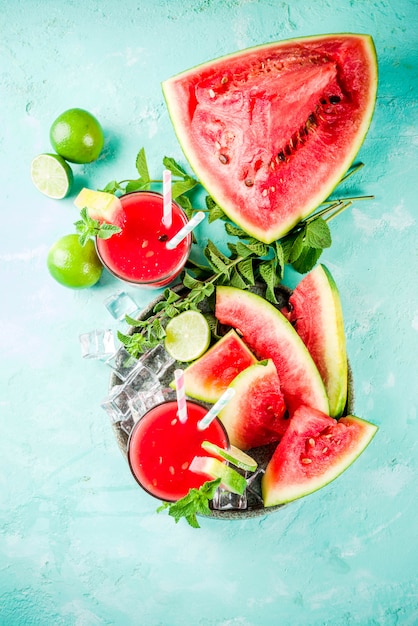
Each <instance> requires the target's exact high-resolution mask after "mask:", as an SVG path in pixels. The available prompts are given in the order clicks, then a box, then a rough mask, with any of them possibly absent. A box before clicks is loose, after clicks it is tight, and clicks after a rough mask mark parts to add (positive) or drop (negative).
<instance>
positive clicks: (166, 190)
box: [163, 170, 173, 228]
mask: <svg viewBox="0 0 418 626" xmlns="http://www.w3.org/2000/svg"><path fill="white" fill-rule="evenodd" d="M171 203H172V200H171V172H170V170H164V172H163V206H164V209H163V211H164V212H163V224H164V226H165V227H166V228H170V226H171V224H172V221H173V215H172V213H173V211H172V204H171Z"/></svg>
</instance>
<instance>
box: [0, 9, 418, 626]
mask: <svg viewBox="0 0 418 626" xmlns="http://www.w3.org/2000/svg"><path fill="white" fill-rule="evenodd" d="M417 25H418V5H417V2H416V0H392V1H390V0H374V1H368V0H358V1H355V0H352V1H349V0H333V1H332V2H331V1H329V0H316V1H315V2H307V1H305V0H292V1H289V2H285V1H275V0H260V1H258V2H257V1H252V0H227V1H221V0H219V1H216V0H181V1H180V2H177V1H174V0H172V1H170V0H165V1H164V0H143V1H142V2H141V1H140V0H138V1H136V2H134V1H132V0H128V1H125V2H120V3H117V2H114V1H113V2H110V1H108V0H103V1H102V2H99V1H97V0H95V1H89V2H83V1H81V0H67V2H65V3H64V2H54V1H44V2H37V1H35V0H26V1H19V0H3V2H2V10H1V12H0V33H1V35H0V111H1V125H0V159H1V180H2V183H1V201H0V202H1V220H2V234H3V236H2V243H1V246H0V272H1V283H0V284H1V292H2V297H1V331H2V333H1V356H2V358H1V360H0V375H1V395H0V411H1V436H0V464H1V474H0V489H1V496H0V515H1V520H0V624H1V626H28V625H36V626H38V625H39V626H97V625H102V624H103V625H115V626H132V625H135V626H136V625H140V626H157V625H158V626H160V625H163V626H166V625H167V626H180V625H183V624H191V625H193V626H214V625H221V626H264V625H270V624H272V625H276V624H284V625H291V626H299V625H301V626H302V625H303V626H307V625H315V626H316V625H324V626H325V625H327V626H328V625H329V626H346V625H351V624H360V625H362V626H363V625H373V626H374V625H384V626H392V625H393V626H394V625H402V626H404V625H410V626H412V625H413V624H416V623H418V607H417V539H418V537H417V527H418V526H417V513H418V507H417V489H416V483H417V474H416V470H417V461H416V459H417V443H416V441H417V426H416V411H417V393H416V392H417V386H418V385H417V383H418V380H417V368H416V355H417V350H418V296H417V282H418V281H417V276H418V262H417V217H416V215H417V194H416V177H417V166H418V159H417V85H418V82H417V51H418V39H417ZM341 31H351V32H364V33H369V34H371V35H372V36H373V38H374V40H375V44H376V49H377V54H378V58H379V72H380V76H379V92H378V98H377V105H376V111H375V115H374V118H373V121H372V124H371V127H370V131H369V133H368V135H367V138H366V140H365V142H364V144H363V146H362V148H361V151H360V154H359V159H361V160H362V161H364V163H365V167H364V168H363V170H362V171H361V172H360V173H359V174H357V176H356V177H355V179H350V182H347V183H346V185H345V187H344V189H343V190H344V191H345V192H347V193H350V194H351V193H358V194H374V195H375V199H374V200H373V201H369V202H367V203H357V204H356V205H355V206H354V207H353V208H351V209H349V210H348V211H346V212H345V213H344V214H343V215H341V216H340V217H338V218H337V219H336V220H333V221H332V222H331V229H332V236H333V246H332V247H331V248H330V249H328V250H327V251H325V253H324V254H323V257H322V261H323V262H324V263H325V264H326V265H327V266H328V267H329V269H330V270H331V272H332V273H333V275H334V278H335V280H336V282H337V284H338V286H339V288H340V292H341V298H342V303H343V307H344V314H345V324H346V333H347V342H348V351H349V357H350V360H351V365H352V368H353V373H354V379H355V389H356V402H355V407H356V413H357V414H358V415H359V416H361V417H364V418H365V419H368V420H369V421H371V422H374V423H375V424H377V425H378V426H379V427H380V428H379V432H378V434H377V436H376V437H375V439H374V440H373V442H372V444H371V445H370V446H369V448H368V449H367V450H366V452H365V453H364V454H363V455H362V456H361V457H360V458H359V460H358V461H357V462H356V463H355V464H354V465H353V466H352V467H351V468H350V469H349V470H348V471H347V472H346V473H345V474H343V475H342V476H341V477H340V478H338V480H336V481H334V482H333V483H332V484H330V485H329V486H327V487H325V488H324V489H323V490H321V491H319V492H317V493H315V494H313V495H311V496H309V497H307V498H305V499H302V500H299V501H297V502H295V503H293V504H292V505H290V506H288V507H286V508H284V509H283V510H282V511H280V512H278V513H276V514H274V515H268V516H265V517H261V518H258V519H254V520H246V521H245V520H244V521H229V522H221V521H217V520H210V519H203V520H202V522H201V525H202V528H201V529H200V530H194V529H191V528H190V527H188V526H187V525H186V524H184V523H179V524H178V525H175V524H174V522H173V520H172V519H171V518H169V517H168V516H167V515H165V514H163V515H157V514H156V513H155V509H156V501H155V500H154V499H152V498H151V497H149V496H148V495H147V494H146V493H144V492H142V490H141V489H139V488H138V487H137V485H136V484H135V483H134V481H133V479H132V478H131V476H130V473H129V470H128V467H127V465H126V463H125V461H124V459H123V457H122V455H121V454H120V452H119V450H118V447H117V445H116V442H115V440H114V437H113V434H112V430H111V428H110V425H109V422H108V419H107V417H106V415H105V413H104V412H103V411H102V409H101V408H100V406H99V405H100V401H101V400H102V399H103V397H104V396H105V395H106V393H107V385H108V372H107V371H106V370H105V368H104V366H103V364H101V363H97V362H92V361H85V360H83V359H82V358H81V353H80V346H79V342H78V335H79V334H80V333H82V332H87V331H90V330H92V329H94V328H107V327H110V328H116V327H117V326H116V325H115V322H114V320H113V319H112V318H111V317H110V315H109V313H108V312H107V310H106V309H105V307H104V305H103V300H104V299H105V298H106V297H107V296H108V295H110V294H113V293H115V292H116V291H117V290H118V289H119V288H120V284H118V283H117V281H115V280H114V279H113V278H111V277H110V276H109V275H108V274H104V275H103V277H102V279H101V280H100V282H99V284H98V285H97V286H95V287H94V288H92V289H90V290H82V291H72V290H69V289H65V288H63V287H61V286H60V285H58V284H57V283H55V282H54V281H53V280H52V278H51V277H50V276H49V274H48V272H47V269H46V264H45V260H46V255H47V252H48V249H49V247H50V246H51V245H52V243H53V242H55V240H56V239H58V238H59V237H61V236H62V235H64V234H67V233H69V232H72V231H73V222H74V221H75V220H76V219H77V217H78V211H77V210H76V209H75V207H74V206H73V200H74V197H75V194H76V193H77V192H78V190H79V189H80V188H81V187H82V186H84V185H87V186H90V187H93V188H99V187H101V186H103V185H104V184H106V183H107V182H108V181H109V180H111V179H115V178H116V179H119V180H120V179H122V178H125V177H129V176H134V175H135V156H136V153H137V151H138V150H139V148H140V147H141V146H144V147H145V149H146V153H147V155H148V159H149V163H150V167H151V170H152V171H153V172H154V173H155V174H159V173H160V171H161V169H162V157H163V156H164V155H166V154H167V155H169V156H173V157H174V158H176V159H178V160H179V161H180V162H181V163H183V164H184V165H185V166H186V162H185V160H184V157H183V155H182V152H181V149H180V147H179V145H178V143H177V140H176V138H175V135H174V132H173V130H172V126H171V123H170V120H169V118H168V114H167V110H166V107H165V104H164V101H163V97H162V92H161V87H160V83H161V81H162V80H164V79H166V78H168V77H170V76H171V75H173V74H174V73H177V72H179V71H182V70H183V69H187V68H189V67H190V66H193V65H196V64H197V63H199V62H203V61H205V60H209V59H211V58H214V57H216V56H219V55H222V54H226V53H228V52H233V51H235V50H238V49H241V48H244V47H247V46H251V45H255V44H259V43H264V42H268V41H275V40H278V39H284V38H289V37H297V36H300V35H310V34H318V33H325V32H341ZM73 106H77V107H83V108H86V109H88V110H90V111H92V112H93V113H94V114H95V115H96V116H97V117H98V118H99V119H100V121H101V123H102V124H103V126H104V129H105V133H106V145H105V149H104V151H103V154H102V155H101V157H100V159H99V160H98V161H97V162H95V163H93V164H90V165H85V166H74V168H73V169H74V173H75V177H76V183H75V186H74V192H73V194H72V195H71V197H69V198H67V199H65V200H63V201H53V200H50V199H48V198H46V197H44V196H42V195H41V194H40V193H39V192H38V191H37V190H36V189H35V188H34V187H33V185H32V183H31V180H30V175H29V170H30V163H31V160H32V158H33V157H34V156H35V155H36V154H38V153H40V152H44V151H46V152H48V151H50V150H51V148H50V145H49V139H48V135H49V127H50V125H51V123H52V121H53V120H54V119H55V117H56V116H57V115H58V114H60V113H61V112H62V111H63V110H65V109H68V108H70V107H73ZM209 233H210V235H211V237H212V238H213V239H214V240H215V241H216V242H218V243H220V242H222V236H223V231H222V227H221V226H217V225H213V227H210V228H208V227H207V226H201V227H199V238H200V241H201V242H202V244H204V243H205V241H206V239H207V237H208V234H209ZM296 280H297V277H296V276H295V275H294V274H289V282H290V284H292V283H293V284H294V283H295V282H296ZM128 292H129V293H130V295H131V296H132V297H133V298H134V299H135V300H136V302H137V303H138V305H139V306H141V307H142V306H143V305H145V304H146V303H147V302H148V301H149V300H150V298H151V296H152V294H151V293H150V292H145V291H142V290H128Z"/></svg>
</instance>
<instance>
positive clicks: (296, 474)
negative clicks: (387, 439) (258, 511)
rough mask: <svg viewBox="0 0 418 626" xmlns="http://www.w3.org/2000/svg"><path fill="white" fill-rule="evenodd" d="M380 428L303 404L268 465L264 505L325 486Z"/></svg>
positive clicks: (277, 502) (291, 499) (290, 498)
mask: <svg viewBox="0 0 418 626" xmlns="http://www.w3.org/2000/svg"><path fill="white" fill-rule="evenodd" d="M376 432H377V426H375V425H374V424H370V423H369V422H366V421H365V420H362V419H360V418H359V417H355V416H353V415H349V416H347V417H343V418H341V419H340V420H338V421H337V420H335V419H333V418H331V417H329V416H328V415H325V414H323V413H321V412H320V411H316V410H314V409H312V408H309V407H305V406H302V407H300V408H299V409H298V410H297V411H296V412H295V413H294V415H293V416H292V417H291V419H290V423H289V426H288V428H287V430H286V433H285V434H284V436H283V438H282V439H281V441H280V442H279V444H278V445H277V448H276V450H275V451H274V453H273V456H272V457H271V459H270V461H269V463H268V465H267V467H266V471H265V473H264V476H263V478H262V483H261V486H262V495H263V501H264V506H266V507H270V506H275V505H278V504H285V503H286V502H291V501H293V500H296V499H298V498H301V497H303V496H306V495H308V494H310V493H313V492H314V491H317V490H318V489H320V488H321V487H324V486H325V485H327V484H328V483H330V482H331V481H332V480H334V479H335V478H337V477H338V476H339V475H340V474H342V472H344V471H345V470H346V469H347V468H348V467H349V466H350V465H351V464H352V463H353V462H354V461H355V460H356V459H357V457H358V456H359V455H360V454H361V453H362V452H363V450H364V449H365V448H366V447H367V446H368V444H369V443H370V441H371V440H372V439H373V437H374V435H375V434H376Z"/></svg>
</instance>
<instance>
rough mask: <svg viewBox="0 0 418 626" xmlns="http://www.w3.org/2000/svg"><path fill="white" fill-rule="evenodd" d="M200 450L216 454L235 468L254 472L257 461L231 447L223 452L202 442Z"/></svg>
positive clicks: (212, 444)
mask: <svg viewBox="0 0 418 626" xmlns="http://www.w3.org/2000/svg"><path fill="white" fill-rule="evenodd" d="M202 448H203V449H204V450H206V452H210V453H212V454H216V455H217V456H220V457H221V458H222V459H225V461H228V463H232V465H235V467H239V468H240V469H242V470H245V471H246V472H255V470H256V469H257V466H258V463H257V461H256V460H255V459H253V458H252V457H251V456H250V455H249V454H247V453H246V452H243V451H242V450H240V449H239V448H236V447H235V446H233V445H230V446H229V449H228V450H224V448H221V447H220V446H217V445H216V444H215V443H211V442H210V441H204V442H203V443H202Z"/></svg>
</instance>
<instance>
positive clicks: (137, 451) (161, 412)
mask: <svg viewBox="0 0 418 626" xmlns="http://www.w3.org/2000/svg"><path fill="white" fill-rule="evenodd" d="M206 414H207V409H206V408H205V407H204V406H202V405H201V404H198V403H197V402H191V401H189V400H188V401H187V421H186V422H185V423H182V422H181V421H180V419H179V417H178V407H177V401H176V400H169V401H167V402H162V403H161V404H157V405H156V406H154V407H153V408H152V409H150V410H149V411H148V412H147V413H145V415H143V416H142V417H141V418H140V419H139V421H138V422H137V423H136V424H135V426H134V428H133V429H132V431H131V434H130V436H129V440H128V448H127V451H128V462H129V466H130V469H131V472H132V474H133V476H134V478H135V479H136V481H137V482H138V483H139V484H140V486H141V487H142V488H143V489H145V491H147V492H148V493H149V494H151V495H152V496H154V497H156V498H159V499H160V500H165V501H167V502H175V501H176V500H179V499H180V498H183V497H184V496H185V495H186V494H187V493H188V491H189V490H190V489H192V488H195V489H199V487H201V486H202V485H203V483H204V482H206V481H207V480H210V479H209V478H206V477H205V476H204V475H201V474H197V473H194V472H192V471H190V470H189V466H190V464H191V462H192V461H193V459H194V457H195V456H199V455H202V442H203V441H205V440H207V441H211V442H212V443H215V444H216V445H218V446H220V447H221V448H223V449H225V450H227V449H228V448H229V440H228V435H227V433H226V430H225V428H224V426H223V424H222V422H221V421H220V420H219V419H218V418H215V419H214V420H213V421H212V422H211V424H210V425H209V426H208V427H207V428H205V429H204V430H199V428H198V426H197V423H198V422H199V421H200V420H201V419H202V418H203V417H204V416H205V415H206Z"/></svg>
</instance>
